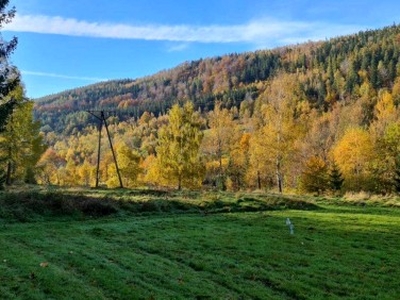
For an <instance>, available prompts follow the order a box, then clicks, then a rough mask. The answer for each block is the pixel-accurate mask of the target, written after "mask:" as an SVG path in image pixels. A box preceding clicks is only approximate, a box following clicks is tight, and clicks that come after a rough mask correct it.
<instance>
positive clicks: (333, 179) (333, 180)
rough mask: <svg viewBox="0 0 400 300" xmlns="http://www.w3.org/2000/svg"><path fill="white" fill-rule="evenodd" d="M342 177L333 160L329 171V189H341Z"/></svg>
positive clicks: (336, 190) (335, 190)
mask: <svg viewBox="0 0 400 300" xmlns="http://www.w3.org/2000/svg"><path fill="white" fill-rule="evenodd" d="M343 182H344V179H343V176H342V173H341V172H340V169H339V166H338V165H337V164H336V163H335V162H333V163H332V166H331V169H330V172H329V185H330V187H331V190H332V191H334V192H338V191H340V190H341V189H342V185H343Z"/></svg>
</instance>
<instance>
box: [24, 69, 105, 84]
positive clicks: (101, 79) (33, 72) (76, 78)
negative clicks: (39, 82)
mask: <svg viewBox="0 0 400 300" xmlns="http://www.w3.org/2000/svg"><path fill="white" fill-rule="evenodd" d="M21 73H22V75H32V76H42V77H53V78H63V79H73V80H82V81H93V82H98V81H107V80H108V79H105V78H96V77H84V76H69V75H62V74H55V73H46V72H35V71H26V70H22V71H21Z"/></svg>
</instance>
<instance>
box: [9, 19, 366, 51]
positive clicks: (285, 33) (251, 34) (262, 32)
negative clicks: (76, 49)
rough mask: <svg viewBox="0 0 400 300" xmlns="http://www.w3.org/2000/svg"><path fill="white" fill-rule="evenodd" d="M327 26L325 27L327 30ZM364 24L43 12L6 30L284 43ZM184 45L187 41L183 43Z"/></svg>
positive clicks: (339, 32)
mask: <svg viewBox="0 0 400 300" xmlns="http://www.w3.org/2000/svg"><path fill="white" fill-rule="evenodd" d="M324 29H325V30H324ZM360 29H361V28H360V26H343V25H337V24H324V23H316V22H295V21H280V20H274V19H270V18H265V19H260V20H256V21H252V22H249V23H247V24H239V25H234V26H222V25H210V26H190V25H174V26H167V25H141V26H135V25H128V24H112V23H98V22H87V21H80V20H76V19H67V18H63V17H51V16H43V15H17V16H16V17H15V19H14V20H13V22H11V23H10V24H6V25H5V26H4V30H8V31H17V32H34V33H41V34H59V35H69V36H85V37H97V38H116V39H139V40H155V41H173V42H182V43H188V42H199V43H232V42H246V43H260V41H261V42H262V43H265V42H271V43H273V44H275V45H282V44H283V43H284V42H285V40H286V41H287V40H294V39H295V40H297V39H298V38H301V39H302V40H303V41H304V40H309V39H311V38H312V39H325V38H326V37H331V36H327V32H328V33H329V34H333V36H336V35H342V34H346V33H352V32H356V31H359V30H360ZM182 45H183V44H182Z"/></svg>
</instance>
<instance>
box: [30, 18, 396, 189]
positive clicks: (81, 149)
mask: <svg viewBox="0 0 400 300" xmlns="http://www.w3.org/2000/svg"><path fill="white" fill-rule="evenodd" d="M399 59H400V26H397V25H393V26H390V27H386V28H383V29H380V30H370V31H364V32H360V33H357V34H354V35H350V36H344V37H338V38H335V39H331V40H327V41H322V42H308V43H305V44H300V45H293V46H287V47H282V48H277V49H273V50H260V51H256V52H248V53H243V54H230V55H226V56H222V57H214V58H207V59H201V60H198V61H193V62H185V63H183V64H181V65H180V66H178V67H176V68H174V69H171V70H165V71H162V72H160V73H157V74H155V75H153V76H149V77H146V78H140V79H135V80H129V79H125V80H120V81H110V82H103V83H99V84H94V85H91V86H87V87H82V88H80V89H75V90H71V91H66V92H63V93H60V94H56V95H51V96H48V97H45V98H41V99H38V100H37V102H36V105H35V117H36V118H37V119H38V120H40V121H41V122H42V131H43V132H44V133H45V139H46V141H47V142H48V143H49V145H50V146H51V147H50V148H49V150H48V151H47V152H46V153H45V155H44V157H42V160H41V162H40V165H39V166H40V167H41V170H42V172H41V175H40V176H41V181H42V182H47V183H53V184H66V185H74V184H86V185H89V184H93V180H94V175H93V174H94V167H95V161H96V149H95V145H96V139H97V132H96V130H97V128H96V126H95V124H96V122H97V120H96V119H95V118H93V117H92V116H91V115H90V114H88V113H87V112H86V111H85V110H88V109H94V108H101V109H106V110H107V109H110V110H116V114H115V115H113V116H112V118H111V117H110V118H109V119H108V120H109V122H110V123H111V124H112V126H111V129H110V130H111V132H112V133H113V138H114V140H115V141H116V144H117V146H116V148H117V153H118V155H117V156H118V157H119V158H118V159H119V160H120V161H121V166H120V168H121V171H122V174H123V177H124V181H125V182H127V185H131V186H134V185H137V184H156V185H160V184H162V185H175V186H179V187H181V186H182V185H183V187H185V186H187V187H196V186H197V187H199V186H201V185H202V184H203V185H204V184H209V185H215V186H219V187H221V188H230V189H241V188H272V187H276V188H277V189H278V190H279V191H283V190H284V188H290V189H292V190H293V189H295V190H303V191H309V192H315V193H320V192H324V191H326V190H343V189H344V190H349V191H354V190H357V191H359V190H367V191H373V192H379V193H387V192H394V191H396V189H397V188H399V189H400V184H399V182H400V181H399V180H400V178H399V177H398V176H399V175H400V158H397V152H398V151H397V150H399V149H400V144H399V142H398V140H399V138H398V137H400V121H399V120H400V119H399V109H398V104H399V101H400V62H399ZM187 101H189V102H190V103H192V106H190V105H188V104H187V103H186V102H187ZM184 103H186V104H185V105H184ZM173 104H176V105H175V107H174V109H172V110H170V108H171V107H172V105H173ZM182 114H183V115H185V116H183V115H182ZM182 128H186V129H185V130H186V134H185V136H186V137H187V136H191V137H192V140H186V141H185V143H186V145H190V146H187V147H186V148H185V149H183V148H181V150H180V151H177V147H183V146H182V145H181V144H182V138H183V133H182V132H183V131H182ZM168 141H169V143H168ZM174 147H175V148H174ZM182 151H183V152H185V151H187V152H185V153H186V154H185V155H183V156H182V157H177V155H175V156H173V157H170V156H168V155H167V153H175V152H176V153H182ZM188 164H191V166H192V167H190V168H186V169H185V168H182V167H179V166H183V165H186V166H187V165H188ZM101 170H102V171H101V172H102V174H101V177H102V181H103V182H104V183H107V185H109V186H113V185H115V182H116V179H115V175H114V173H115V169H114V170H113V164H112V157H111V156H107V155H106V156H105V157H104V158H103V160H102V161H101Z"/></svg>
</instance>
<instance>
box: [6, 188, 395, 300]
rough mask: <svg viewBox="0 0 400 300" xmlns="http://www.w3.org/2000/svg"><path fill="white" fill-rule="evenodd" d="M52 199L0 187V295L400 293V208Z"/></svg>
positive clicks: (261, 200) (206, 199)
mask: <svg viewBox="0 0 400 300" xmlns="http://www.w3.org/2000/svg"><path fill="white" fill-rule="evenodd" d="M99 193H100V194H101V192H99ZM27 195H30V198H29V197H28V196H27ZM57 196H58V197H61V198H62V199H63V200H62V201H61V202H60V201H58V200H54V199H53V198H57ZM41 197H42V198H41ZM43 197H44V196H41V195H39V194H35V193H33V194H11V195H10V194H3V195H2V196H1V201H0V204H1V207H2V211H0V217H1V221H2V223H0V224H1V225H0V241H1V243H0V280H1V285H0V298H1V299H399V296H400V285H399V279H400V209H398V208H390V207H382V206H369V205H363V206H356V205H348V204H346V205H345V204H343V205H337V204H335V205H328V204H327V201H322V202H321V203H318V202H316V203H313V204H310V203H309V202H307V201H306V202H302V201H301V200H298V201H297V200H296V201H297V202H296V201H294V200H293V199H283V198H276V197H275V198H272V200H271V198H270V197H269V196H267V195H257V196H254V195H252V196H251V197H250V196H244V195H225V196H221V195H212V194H207V195H202V196H201V200H199V196H198V195H191V194H187V195H182V194H179V195H172V196H171V195H169V194H163V193H160V194H146V193H139V194H138V193H135V192H119V193H115V194H114V195H112V197H111V196H110V195H108V196H107V199H100V201H105V202H106V203H108V204H107V206H105V207H106V208H107V209H105V210H104V211H103V210H102V207H100V209H98V206H96V205H93V203H92V202H88V203H92V204H90V205H92V206H90V207H91V208H92V211H91V212H90V211H89V212H87V211H86V210H85V209H87V206H80V207H84V209H83V210H82V211H85V212H86V214H85V213H77V212H76V211H74V210H73V209H71V207H73V204H71V202H68V201H69V200H68V201H67V199H69V198H71V197H72V198H73V196H71V194H64V195H63V196H61V194H57V193H56V194H51V195H50V196H49V195H48V196H47V197H48V198H46V197H44V198H43ZM50 197H51V198H50ZM74 197H75V198H76V197H77V196H74ZM80 197H82V195H81V196H80ZM28 198H29V199H28ZM36 198H41V200H40V201H48V202H51V199H53V200H54V201H55V202H54V203H51V205H50V206H49V207H50V208H51V209H52V210H51V209H39V208H37V207H35V206H34V203H35V202H36V201H37V199H36ZM78 198H79V197H78ZM110 198H114V199H117V200H115V201H116V202H112V201H111V200H110ZM10 199H11V200H10ZM18 201H20V202H21V203H23V205H24V206H25V207H28V208H29V209H25V208H21V207H20V206H19V207H17V208H14V209H12V207H14V206H15V205H16V203H17V202H18ZM76 201H80V203H81V202H85V201H86V202H87V199H86V198H82V199H81V198H79V199H76ZM107 201H108V202H107ZM285 201H286V202H287V203H289V204H290V205H285V204H284V203H285ZM40 203H42V202H40ZM116 203H118V205H117V204H116ZM145 203H147V206H146V205H145ZM109 207H113V209H114V210H113V209H109ZM93 211H95V213H92V212H93ZM102 212H104V213H102ZM105 212H107V213H105ZM100 215H101V216H100ZM103 215H104V216H103ZM288 217H289V218H290V219H291V220H292V222H293V224H294V226H295V228H294V234H293V235H291V234H290V233H289V229H288V227H287V226H286V224H285V220H286V218H288Z"/></svg>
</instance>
